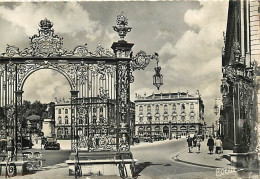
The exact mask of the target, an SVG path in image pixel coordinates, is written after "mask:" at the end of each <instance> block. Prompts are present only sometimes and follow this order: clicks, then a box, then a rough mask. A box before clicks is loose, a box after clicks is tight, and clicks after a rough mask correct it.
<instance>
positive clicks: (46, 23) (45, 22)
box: [39, 18, 53, 30]
mask: <svg viewBox="0 0 260 179" xmlns="http://www.w3.org/2000/svg"><path fill="white" fill-rule="evenodd" d="M39 26H40V27H41V29H44V30H46V29H51V28H52V26H53V23H52V22H51V21H50V20H48V19H47V18H45V19H44V20H41V22H40V25H39Z"/></svg>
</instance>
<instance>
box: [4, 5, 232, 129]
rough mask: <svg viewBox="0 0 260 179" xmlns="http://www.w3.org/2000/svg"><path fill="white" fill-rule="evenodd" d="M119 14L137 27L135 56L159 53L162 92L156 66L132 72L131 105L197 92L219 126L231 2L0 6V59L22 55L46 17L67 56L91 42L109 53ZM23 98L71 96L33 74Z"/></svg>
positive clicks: (58, 80) (47, 76)
mask: <svg viewBox="0 0 260 179" xmlns="http://www.w3.org/2000/svg"><path fill="white" fill-rule="evenodd" d="M121 11H123V12H124V15H125V16H127V18H128V19H129V26H131V27H132V28H133V29H132V32H130V33H129V34H128V35H127V36H126V40H127V41H128V42H132V43H134V44H135V45H134V47H133V51H134V54H135V53H137V52H138V51H139V50H144V51H146V52H147V53H149V54H153V53H154V52H157V53H159V57H160V65H161V67H162V73H163V75H164V85H163V86H162V87H161V88H160V90H159V91H158V90H157V89H156V88H155V87H154V86H153V85H152V75H153V74H154V71H153V67H154V65H155V63H154V62H153V63H151V64H150V65H149V66H148V67H147V69H146V70H145V71H138V72H135V73H134V76H135V82H134V83H133V84H132V86H131V95H132V100H134V96H135V93H138V94H140V95H143V94H144V92H146V93H147V94H151V93H152V92H154V93H160V92H177V91H180V92H182V91H183V92H186V91H189V93H195V91H196V90H199V91H200V93H201V95H202V99H203V101H204V104H205V119H206V121H208V122H207V123H209V124H210V123H211V122H212V121H213V120H214V119H216V117H215V116H214V114H213V105H214V100H215V98H217V97H220V96H221V95H220V92H219V86H220V79H221V48H222V45H223V36H222V33H223V31H225V30H226V23H227V11H228V3H227V1H224V2H223V1H218V2H216V1H202V2H196V1H182V2H180V1H171V2H154V1H153V2H83V1H81V2H38V3H36V2H22V3H14V2H12V3H8V2H5V3H0V34H1V40H0V52H5V49H6V46H7V44H9V45H15V46H18V47H19V48H20V49H23V48H25V47H28V45H29V37H31V36H33V35H34V34H37V31H38V28H39V26H38V24H39V22H40V20H42V19H44V18H48V19H49V20H51V21H52V22H53V23H54V27H53V28H54V30H55V33H56V34H58V35H59V36H61V37H63V38H64V48H66V49H73V47H75V46H77V45H83V44H85V43H87V44H88V47H89V50H90V51H95V47H96V45H97V44H98V42H100V43H101V44H102V45H103V46H104V48H110V47H111V45H112V42H114V41H117V40H118V39H119V38H118V36H117V33H116V32H114V31H113V29H112V26H113V25H116V22H115V19H116V16H117V15H118V14H120V13H121ZM140 76H142V78H138V77H140ZM24 91H25V92H24V99H27V100H31V101H34V100H36V99H37V100H40V101H42V102H50V101H53V100H54V98H55V97H58V98H60V97H64V98H68V97H69V95H70V93H69V91H70V89H69V84H68V82H67V81H66V79H65V78H64V77H63V76H62V75H61V74H58V73H57V72H54V71H51V70H41V71H38V72H35V73H33V74H32V75H31V76H30V77H29V78H28V79H27V81H26V83H25V86H24Z"/></svg>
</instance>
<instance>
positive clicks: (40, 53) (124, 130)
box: [0, 14, 162, 154]
mask: <svg viewBox="0 0 260 179" xmlns="http://www.w3.org/2000/svg"><path fill="white" fill-rule="evenodd" d="M52 27H53V23H52V22H50V21H49V20H48V19H44V20H42V21H41V22H40V29H39V32H38V34H37V35H34V36H32V37H31V38H30V42H29V44H30V46H29V47H28V48H25V49H24V50H20V49H19V48H18V47H16V46H10V45H8V46H7V48H6V52H5V53H3V54H2V55H1V56H0V97H1V102H0V107H2V108H3V109H4V113H5V115H4V120H3V123H1V124H0V125H1V126H0V127H1V135H2V137H3V138H5V137H7V136H12V137H13V138H14V144H15V148H16V149H17V150H16V152H15V154H17V152H19V150H21V149H22V148H21V143H22V141H21V140H22V136H23V135H25V133H26V131H24V129H23V128H22V125H21V124H22V113H23V111H22V96H23V95H22V94H23V85H24V83H25V81H26V79H27V78H28V77H29V76H30V75H31V74H32V73H34V72H36V71H38V70H41V69H52V70H55V71H58V72H59V73H61V74H62V75H64V77H65V78H66V79H67V80H68V82H69V84H70V88H71V109H72V112H71V134H72V140H71V144H72V150H74V151H76V150H78V149H79V148H84V149H87V150H115V151H118V150H129V142H130V140H131V137H130V136H131V130H130V125H131V122H130V83H132V82H133V81H134V77H133V75H132V72H133V71H134V70H140V69H144V68H145V67H146V66H147V65H148V64H149V62H150V60H151V59H155V60H157V65H158V54H155V55H147V54H146V53H145V52H144V51H140V52H138V53H137V54H136V56H133V55H132V51H131V48H132V46H133V45H134V44H131V43H127V42H126V41H124V37H125V35H126V34H127V32H130V31H131V28H130V27H128V22H127V19H126V17H125V16H123V15H122V14H121V15H118V17H117V25H116V26H114V30H115V31H117V32H118V34H119V36H120V38H121V40H120V41H118V42H114V43H113V45H112V49H113V52H110V51H109V50H107V49H104V48H103V47H102V46H101V45H100V44H98V45H97V48H96V51H95V52H90V51H89V50H88V47H87V44H85V45H80V46H76V47H75V48H74V49H73V50H66V49H65V48H63V39H62V38H61V37H59V36H58V35H55V34H54V30H53V28H52ZM157 68H158V66H157ZM157 73H158V72H157ZM157 76H158V77H161V78H162V75H161V74H157ZM160 80H162V79H160ZM158 85H159V87H160V86H161V85H162V81H160V84H157V87H158ZM83 124H84V125H83ZM84 126H85V128H84ZM86 126H87V127H86Z"/></svg>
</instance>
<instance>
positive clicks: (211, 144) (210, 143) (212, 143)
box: [207, 136, 214, 154]
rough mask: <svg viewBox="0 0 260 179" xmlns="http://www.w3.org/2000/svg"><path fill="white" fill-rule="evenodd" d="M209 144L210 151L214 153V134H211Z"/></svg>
mask: <svg viewBox="0 0 260 179" xmlns="http://www.w3.org/2000/svg"><path fill="white" fill-rule="evenodd" d="M207 146H209V153H210V154H212V153H213V148H214V139H212V136H209V139H208V143H207Z"/></svg>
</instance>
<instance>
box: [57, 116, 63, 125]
mask: <svg viewBox="0 0 260 179" xmlns="http://www.w3.org/2000/svg"><path fill="white" fill-rule="evenodd" d="M58 123H59V124H61V123H62V119H61V117H60V116H59V117H58Z"/></svg>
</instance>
